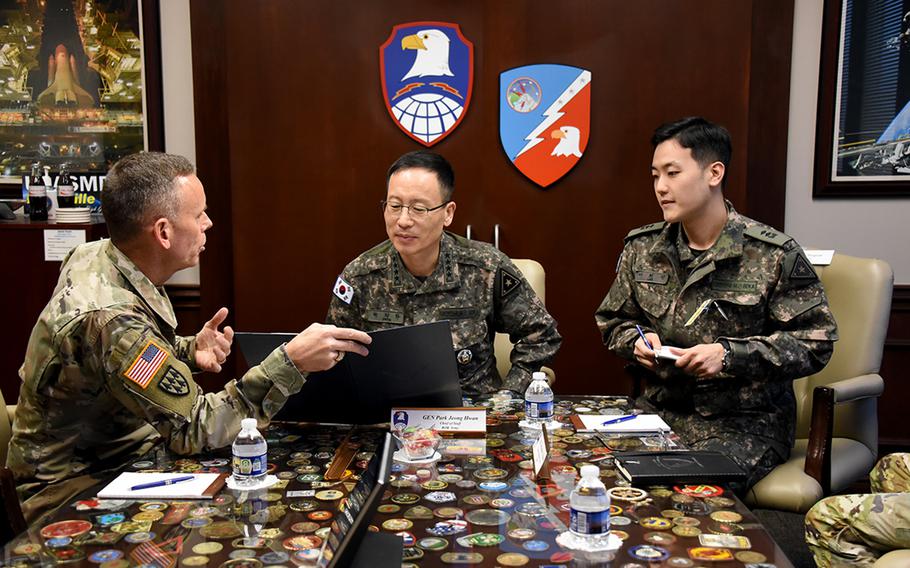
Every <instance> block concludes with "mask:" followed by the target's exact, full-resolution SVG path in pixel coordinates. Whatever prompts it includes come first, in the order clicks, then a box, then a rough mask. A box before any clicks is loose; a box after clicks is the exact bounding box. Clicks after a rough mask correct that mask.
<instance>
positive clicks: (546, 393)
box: [525, 371, 553, 424]
mask: <svg viewBox="0 0 910 568" xmlns="http://www.w3.org/2000/svg"><path fill="white" fill-rule="evenodd" d="M525 418H526V419H527V421H528V422H530V423H532V424H543V423H545V422H549V421H550V420H551V419H552V418H553V389H551V388H550V384H549V383H548V382H547V375H546V373H543V372H541V371H538V372H536V373H533V374H532V375H531V384H529V385H528V388H527V389H526V390H525Z"/></svg>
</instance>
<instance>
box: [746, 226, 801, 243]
mask: <svg viewBox="0 0 910 568" xmlns="http://www.w3.org/2000/svg"><path fill="white" fill-rule="evenodd" d="M743 234H745V235H747V236H750V237H752V238H753V239H757V240H759V241H764V242H766V243H770V244H772V245H777V246H779V247H782V246H784V245H785V244H787V243H788V242H790V241H792V240H793V239H791V238H790V237H789V236H787V235H785V234H784V233H781V232H780V231H775V230H774V229H770V228H768V227H749V228H748V229H746V230H745V231H743Z"/></svg>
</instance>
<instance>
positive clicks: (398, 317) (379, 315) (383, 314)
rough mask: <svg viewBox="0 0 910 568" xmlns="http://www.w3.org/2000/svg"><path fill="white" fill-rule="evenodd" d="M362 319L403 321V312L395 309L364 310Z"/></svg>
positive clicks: (391, 321)
mask: <svg viewBox="0 0 910 568" xmlns="http://www.w3.org/2000/svg"><path fill="white" fill-rule="evenodd" d="M363 319H365V320H367V321H372V322H377V323H397V324H403V323H404V312H402V311H396V310H366V311H365V312H364V313H363Z"/></svg>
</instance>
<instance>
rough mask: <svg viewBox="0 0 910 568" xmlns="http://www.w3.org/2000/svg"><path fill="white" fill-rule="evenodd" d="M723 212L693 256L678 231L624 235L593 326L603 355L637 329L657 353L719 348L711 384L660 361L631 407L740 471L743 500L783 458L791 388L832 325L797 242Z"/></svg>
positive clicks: (623, 353) (627, 352) (813, 368)
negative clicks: (720, 367) (659, 348)
mask: <svg viewBox="0 0 910 568" xmlns="http://www.w3.org/2000/svg"><path fill="white" fill-rule="evenodd" d="M726 206H727V222H726V225H725V226H724V228H723V231H722V232H721V234H720V237H719V238H718V239H717V241H716V242H715V244H714V246H712V247H711V249H709V250H707V251H704V252H702V253H701V254H695V253H694V252H693V251H692V250H691V249H690V248H689V246H688V243H687V241H686V240H685V238H684V234H683V231H682V230H681V227H680V225H679V224H678V223H674V224H666V223H663V222H661V223H654V224H651V225H646V226H644V227H641V228H638V229H635V230H633V231H631V232H630V233H629V234H628V235H627V236H626V238H625V243H626V244H625V248H624V249H623V252H622V256H621V257H620V262H619V264H618V265H617V273H618V274H617V276H616V280H615V281H614V283H613V286H612V287H611V288H610V291H609V293H608V294H607V296H606V297H605V298H604V300H603V303H601V305H600V307H599V308H598V310H597V313H596V314H595V320H596V322H597V326H598V328H599V329H600V331H601V333H602V334H603V340H604V343H605V344H606V345H607V347H609V349H610V350H611V351H613V352H614V353H616V354H617V355H619V356H620V357H623V358H625V359H632V360H634V356H633V351H634V344H635V341H636V340H637V339H638V338H639V334H638V332H637V330H636V329H635V325H636V324H639V325H640V326H641V327H642V328H643V330H644V331H645V332H646V333H647V332H654V333H656V334H657V335H658V336H659V337H660V340H661V343H662V344H663V345H667V346H675V347H692V346H694V345H697V344H703V343H714V342H717V341H718V340H725V341H726V343H727V344H728V345H729V349H730V351H731V358H730V359H729V363H728V366H727V368H726V369H725V370H724V371H722V372H721V373H720V374H719V375H717V376H716V377H713V378H712V379H707V380H696V379H695V378H694V377H692V376H689V375H686V374H684V373H683V372H682V371H680V370H678V369H676V368H675V367H674V365H673V362H671V361H669V362H660V364H659V367H658V369H657V372H656V373H653V374H652V373H649V372H645V373H643V374H644V375H645V379H646V383H647V384H646V389H645V391H644V393H643V395H642V397H641V398H640V399H639V403H640V404H641V405H642V406H643V407H644V408H650V409H653V410H656V411H659V412H660V413H661V415H662V416H663V417H664V418H665V420H667V422H668V423H669V424H670V426H671V427H672V428H673V430H674V431H675V432H677V433H678V434H679V435H680V438H681V440H682V441H683V442H684V443H686V444H687V445H688V446H690V447H692V448H696V449H707V450H717V451H721V452H723V453H726V454H727V455H729V456H731V457H732V458H733V459H734V460H735V461H737V462H738V463H739V464H740V465H741V466H742V467H744V468H745V469H746V471H747V472H748V474H749V477H748V480H747V481H746V483H745V484H744V485H743V486H737V487H735V489H736V490H737V491H738V492H742V491H744V490H745V489H747V488H748V487H751V486H752V485H753V484H754V483H755V482H756V481H758V480H759V479H761V478H762V477H763V476H764V475H766V474H767V473H768V472H769V471H770V470H771V469H772V468H773V467H774V465H776V464H778V463H781V462H783V461H785V460H786V459H787V457H788V456H789V453H790V447H791V446H792V444H793V440H794V433H795V409H796V402H795V398H794V395H793V388H792V384H791V381H792V380H793V379H796V378H799V377H803V376H806V375H811V374H812V373H815V372H817V371H819V370H820V369H822V368H823V367H824V366H825V365H826V364H827V362H828V359H830V357H831V352H832V349H833V343H834V341H835V340H836V339H837V326H836V324H835V322H834V317H833V316H832V315H831V311H830V309H829V308H828V302H827V299H826V297H825V293H824V290H823V289H822V286H821V283H820V282H819V280H818V277H817V276H816V273H815V271H814V270H813V268H812V266H811V265H810V264H809V262H808V261H807V260H806V257H805V255H804V254H803V252H802V249H801V248H800V247H799V245H797V244H796V242H795V241H793V240H792V239H791V238H790V237H788V236H787V235H784V234H783V233H780V232H778V231H776V230H774V229H772V228H770V227H767V226H765V225H762V224H761V223H758V222H756V221H753V220H752V219H749V218H747V217H745V216H743V215H740V214H739V213H737V212H736V211H735V210H734V209H733V206H732V205H731V204H730V203H729V202H726ZM639 369H640V370H642V371H644V369H643V368H640V367H639Z"/></svg>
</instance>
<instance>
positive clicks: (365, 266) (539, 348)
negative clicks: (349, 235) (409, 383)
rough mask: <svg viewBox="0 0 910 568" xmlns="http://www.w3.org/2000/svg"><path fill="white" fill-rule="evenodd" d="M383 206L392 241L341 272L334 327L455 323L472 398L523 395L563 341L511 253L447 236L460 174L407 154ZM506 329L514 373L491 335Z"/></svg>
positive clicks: (427, 155)
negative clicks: (501, 370)
mask: <svg viewBox="0 0 910 568" xmlns="http://www.w3.org/2000/svg"><path fill="white" fill-rule="evenodd" d="M387 185H388V191H387V195H386V199H385V200H384V201H383V202H382V206H383V215H384V217H385V225H386V233H387V234H388V236H389V240H387V241H385V242H384V243H382V244H380V245H378V246H376V247H374V248H372V249H370V250H368V251H367V252H365V253H363V254H361V255H360V256H359V257H357V258H356V259H354V260H353V261H352V262H351V263H350V264H348V265H347V266H346V267H345V268H344V272H343V273H342V274H341V276H340V277H339V278H338V281H337V282H336V284H335V296H334V297H333V298H332V302H331V304H330V306H329V313H328V316H327V321H328V322H329V323H334V324H336V325H344V326H349V327H356V328H358V329H365V330H367V331H373V330H378V329H386V328H391V327H398V326H402V325H412V324H420V323H427V322H434V321H440V320H449V322H450V324H451V327H452V344H453V347H454V349H455V354H456V360H457V361H458V375H459V377H460V378H461V386H462V389H463V391H464V392H465V394H468V395H477V394H483V393H490V392H495V391H496V390H498V389H499V388H501V387H503V386H504V387H505V388H508V389H510V390H512V391H515V392H519V393H523V392H524V389H525V388H526V387H527V385H528V383H529V382H530V380H531V373H532V372H534V371H539V370H540V368H541V366H543V365H546V364H548V363H549V362H550V360H551V359H552V358H553V356H554V355H555V354H556V351H557V350H558V349H559V344H560V343H561V341H562V339H561V337H560V335H559V333H558V332H557V331H556V321H555V320H554V319H553V318H552V317H551V316H550V314H549V313H547V310H546V308H544V306H543V304H542V303H541V301H540V300H539V299H538V298H537V295H536V294H535V293H534V290H533V289H532V288H531V286H530V285H529V284H528V282H527V281H526V280H525V279H524V277H523V276H522V274H521V272H520V271H519V270H518V269H517V268H516V267H515V265H514V264H512V261H510V260H509V258H508V257H506V255H504V254H502V253H501V252H499V251H498V250H496V249H495V248H494V247H491V246H490V245H487V244H484V243H479V242H476V241H469V240H467V239H464V238H461V237H458V236H455V235H453V234H451V233H448V232H445V230H444V229H445V227H448V226H449V225H450V224H451V223H452V219H453V217H454V215H455V202H454V201H452V192H453V191H454V189H455V174H454V172H453V171H452V167H451V166H450V165H449V163H448V162H447V161H446V160H445V158H443V157H442V156H440V155H439V154H435V153H432V152H425V151H417V152H411V153H409V154H405V155H404V156H402V157H400V158H399V159H398V160H397V161H396V162H395V163H394V164H392V166H391V168H390V169H389V172H388V178H387ZM496 332H503V333H508V334H509V338H510V339H511V341H512V343H514V344H515V347H514V349H513V350H512V357H511V362H512V369H511V370H510V371H509V374H508V376H507V377H505V380H504V381H503V380H501V379H500V377H499V374H498V372H497V371H496V358H495V356H494V353H493V338H494V334H495V333H496Z"/></svg>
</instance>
